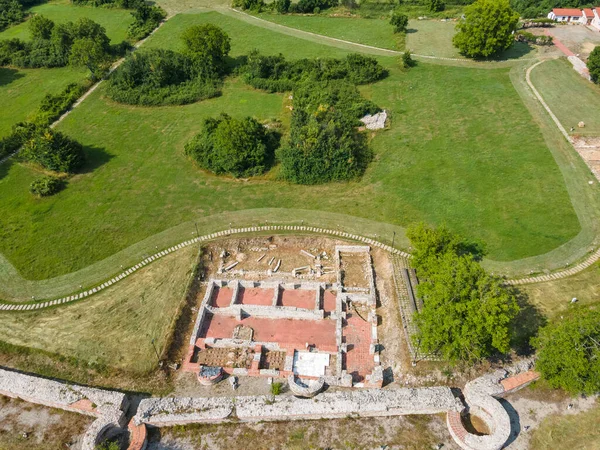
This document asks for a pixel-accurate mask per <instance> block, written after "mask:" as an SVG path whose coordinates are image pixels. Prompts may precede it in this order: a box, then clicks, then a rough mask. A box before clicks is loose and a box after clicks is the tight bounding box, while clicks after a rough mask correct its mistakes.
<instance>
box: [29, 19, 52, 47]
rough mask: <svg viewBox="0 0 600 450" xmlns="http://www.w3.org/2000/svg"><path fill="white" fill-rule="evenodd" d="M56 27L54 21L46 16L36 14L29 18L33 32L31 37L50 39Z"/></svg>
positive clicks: (30, 29) (31, 31)
mask: <svg viewBox="0 0 600 450" xmlns="http://www.w3.org/2000/svg"><path fill="white" fill-rule="evenodd" d="M53 29H54V22H52V21H51V20H50V19H48V18H47V17H44V16H40V15H39V14H36V15H35V16H33V17H32V18H31V19H29V32H30V33H31V39H32V40H34V41H35V40H37V39H50V36H51V35H52V30H53Z"/></svg>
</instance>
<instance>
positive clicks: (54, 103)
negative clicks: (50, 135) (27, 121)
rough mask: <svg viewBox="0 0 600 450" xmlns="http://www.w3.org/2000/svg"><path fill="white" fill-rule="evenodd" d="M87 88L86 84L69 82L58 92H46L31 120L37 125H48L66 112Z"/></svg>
mask: <svg viewBox="0 0 600 450" xmlns="http://www.w3.org/2000/svg"><path fill="white" fill-rule="evenodd" d="M87 89H88V86H87V85H82V84H77V83H70V84H68V85H67V86H66V87H65V88H64V89H63V91H62V92H61V93H60V94H57V95H52V94H46V95H45V96H44V98H43V99H42V102H41V104H40V106H39V108H38V110H37V112H36V113H35V115H34V116H33V118H32V119H31V121H32V122H33V123H34V124H35V125H37V126H48V125H50V124H51V123H52V122H54V121H55V120H56V119H58V118H59V117H60V116H61V115H63V114H64V113H65V112H67V110H68V109H69V108H70V107H71V106H72V105H73V103H75V102H76V101H77V99H78V98H79V97H81V96H82V95H83V94H84V93H85V91H86V90H87Z"/></svg>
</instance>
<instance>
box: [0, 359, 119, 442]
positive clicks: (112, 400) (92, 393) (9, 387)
mask: <svg viewBox="0 0 600 450" xmlns="http://www.w3.org/2000/svg"><path fill="white" fill-rule="evenodd" d="M0 394H2V395H5V396H7V397H13V398H20V399H22V400H25V401H27V402H30V403H36V404H38V405H44V406H49V407H51V408H59V409H64V410H66V411H72V412H76V413H80V414H86V415H89V416H95V417H97V419H96V420H95V421H94V422H92V424H91V425H90V427H89V428H88V429H87V431H86V432H85V435H84V437H83V443H82V446H81V448H82V450H93V449H94V448H95V447H96V445H97V444H99V443H100V442H101V441H102V440H103V439H105V438H107V437H110V435H111V432H118V431H120V428H121V427H122V426H124V425H125V411H127V408H128V406H129V401H128V400H127V397H126V396H125V394H122V393H120V392H115V391H107V390H104V389H96V388H90V387H85V386H79V385H76V384H67V383H63V382H59V381H54V380H48V379H46V378H41V377H36V376H32V375H27V374H24V373H21V372H15V371H11V370H5V369H0Z"/></svg>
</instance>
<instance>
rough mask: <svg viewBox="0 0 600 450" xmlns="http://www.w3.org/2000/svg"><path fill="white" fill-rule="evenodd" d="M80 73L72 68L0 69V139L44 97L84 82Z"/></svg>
mask: <svg viewBox="0 0 600 450" xmlns="http://www.w3.org/2000/svg"><path fill="white" fill-rule="evenodd" d="M85 76H86V72H85V71H84V70H78V69H74V68H72V67H60V68H56V69H11V68H7V67H2V68H0V97H2V103H3V106H2V114H0V137H2V136H5V135H7V134H8V133H9V132H10V129H11V127H12V126H13V125H14V124H15V123H17V122H19V121H22V120H26V119H27V117H28V116H29V115H30V114H32V113H33V112H35V111H36V110H37V108H38V106H39V105H40V102H41V100H42V98H44V96H45V95H46V94H58V93H59V92H60V91H62V90H63V89H64V88H65V86H66V85H67V84H69V83H74V82H77V81H81V80H83V79H84V78H85Z"/></svg>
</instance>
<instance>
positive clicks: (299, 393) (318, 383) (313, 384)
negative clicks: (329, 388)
mask: <svg viewBox="0 0 600 450" xmlns="http://www.w3.org/2000/svg"><path fill="white" fill-rule="evenodd" d="M288 384H289V386H290V391H292V394H294V395H295V396H296V397H304V398H312V397H314V396H315V395H317V394H318V393H319V392H321V390H322V389H323V386H324V385H325V379H324V378H323V377H321V378H319V379H318V380H301V379H300V378H298V377H297V376H296V375H294V374H290V376H289V377H288Z"/></svg>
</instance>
